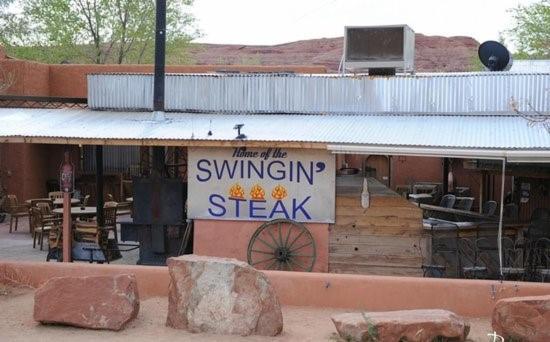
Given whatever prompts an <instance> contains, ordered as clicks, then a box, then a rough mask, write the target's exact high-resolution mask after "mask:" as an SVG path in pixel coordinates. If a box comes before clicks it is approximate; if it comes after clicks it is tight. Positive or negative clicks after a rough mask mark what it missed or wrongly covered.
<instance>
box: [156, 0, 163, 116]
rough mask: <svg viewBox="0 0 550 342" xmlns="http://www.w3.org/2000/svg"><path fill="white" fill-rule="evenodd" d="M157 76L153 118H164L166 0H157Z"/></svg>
mask: <svg viewBox="0 0 550 342" xmlns="http://www.w3.org/2000/svg"><path fill="white" fill-rule="evenodd" d="M156 9H157V11H156V15H157V17H156V30H155V78H154V92H153V120H164V79H165V64H166V61H165V59H166V0H156Z"/></svg>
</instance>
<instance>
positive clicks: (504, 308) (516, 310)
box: [493, 296, 550, 342]
mask: <svg viewBox="0 0 550 342" xmlns="http://www.w3.org/2000/svg"><path fill="white" fill-rule="evenodd" d="M493 329H494V330H495V331H496V332H497V333H498V334H499V335H500V336H502V337H505V338H507V339H510V340H514V341H516V340H517V341H533V342H535V341H536V342H539V341H540V342H543V341H544V342H547V341H550V296H536V297H514V298H506V299H501V300H499V301H498V302H497V304H496V306H495V308H494V310H493Z"/></svg>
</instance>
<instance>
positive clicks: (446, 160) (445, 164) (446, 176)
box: [443, 158, 449, 195]
mask: <svg viewBox="0 0 550 342" xmlns="http://www.w3.org/2000/svg"><path fill="white" fill-rule="evenodd" d="M448 192H449V158H443V195H446V194H447V193H448Z"/></svg>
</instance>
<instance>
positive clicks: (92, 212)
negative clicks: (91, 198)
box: [52, 207, 97, 218]
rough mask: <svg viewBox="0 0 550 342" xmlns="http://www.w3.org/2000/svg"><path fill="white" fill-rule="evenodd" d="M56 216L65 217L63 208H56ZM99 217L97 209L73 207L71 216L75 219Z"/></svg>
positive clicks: (54, 211)
mask: <svg viewBox="0 0 550 342" xmlns="http://www.w3.org/2000/svg"><path fill="white" fill-rule="evenodd" d="M52 212H53V213H54V214H57V215H63V208H56V209H54V210H52ZM96 215H97V209H96V207H84V208H82V207H71V216H74V217H79V218H82V217H93V216H96Z"/></svg>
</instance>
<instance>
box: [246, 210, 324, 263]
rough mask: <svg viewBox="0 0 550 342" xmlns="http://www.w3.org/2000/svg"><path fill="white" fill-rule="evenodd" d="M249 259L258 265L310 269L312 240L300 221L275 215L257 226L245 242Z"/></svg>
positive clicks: (249, 261)
mask: <svg viewBox="0 0 550 342" xmlns="http://www.w3.org/2000/svg"><path fill="white" fill-rule="evenodd" d="M247 255H248V263H249V264H250V265H252V266H254V267H255V268H257V269H265V270H280V271H300V272H311V270H312V269H313V265H314V264H315V258H316V250H315V241H314V240H313V236H312V235H311V233H310V232H309V230H308V229H307V228H306V227H305V226H304V225H303V224H301V223H298V222H295V221H292V220H286V219H277V220H273V221H269V222H266V223H264V224H262V225H261V226H260V228H258V229H257V230H256V231H255V232H254V234H253V235H252V238H251V239H250V242H249V243H248V251H247Z"/></svg>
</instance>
